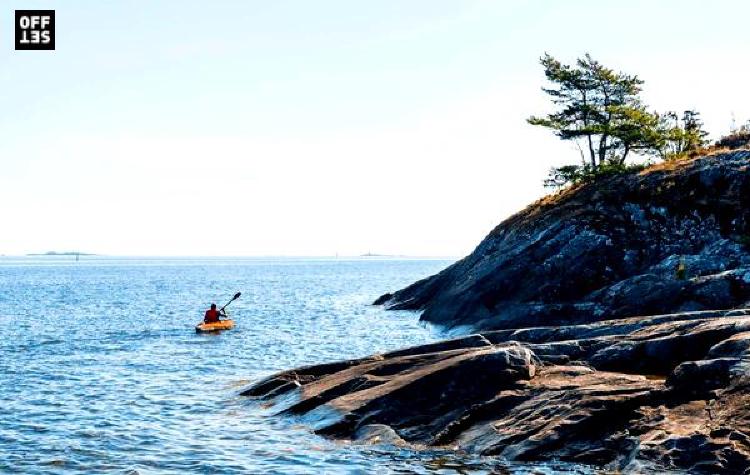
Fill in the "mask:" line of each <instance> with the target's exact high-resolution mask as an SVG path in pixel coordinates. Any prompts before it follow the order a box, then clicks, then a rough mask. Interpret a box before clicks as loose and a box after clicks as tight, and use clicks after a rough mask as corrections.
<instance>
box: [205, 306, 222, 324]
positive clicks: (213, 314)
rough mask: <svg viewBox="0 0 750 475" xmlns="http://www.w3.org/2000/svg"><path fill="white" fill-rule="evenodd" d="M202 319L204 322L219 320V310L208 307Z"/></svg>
mask: <svg viewBox="0 0 750 475" xmlns="http://www.w3.org/2000/svg"><path fill="white" fill-rule="evenodd" d="M203 321H204V322H206V323H213V322H218V321H219V311H218V310H213V309H208V310H206V316H205V317H203Z"/></svg>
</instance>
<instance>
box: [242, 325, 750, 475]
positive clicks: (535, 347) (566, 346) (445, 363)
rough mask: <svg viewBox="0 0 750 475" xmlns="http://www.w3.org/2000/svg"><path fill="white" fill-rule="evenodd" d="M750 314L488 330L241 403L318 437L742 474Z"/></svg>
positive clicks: (315, 375) (262, 390)
mask: <svg viewBox="0 0 750 475" xmlns="http://www.w3.org/2000/svg"><path fill="white" fill-rule="evenodd" d="M748 361H750V311H739V310H735V311H731V312H700V313H683V314H673V315H660V316H654V317H648V318H630V319H619V320H609V321H599V322H596V323H589V324H583V325H569V326H559V327H535V328H523V329H514V330H497V331H487V332H482V333H481V334H476V335H469V336H466V337H461V338H456V339H453V340H448V341H444V342H439V343H434V344H430V345H424V346H418V347H413V348H408V349H405V350H401V351H397V352H392V353H388V354H384V355H374V356H370V357H367V358H362V359H358V360H349V361H343V362H339V363H333V364H325V365H320V366H309V367H305V368H299V369H296V370H293V371H285V372H282V373H278V374H275V375H273V376H270V377H269V378H267V379H265V380H263V381H259V382H258V383H256V384H254V385H252V386H251V387H248V388H247V389H245V390H244V391H243V392H242V394H243V395H245V396H249V397H252V398H254V399H256V400H258V401H262V403H263V404H264V405H265V406H266V407H268V406H270V407H272V408H274V409H275V411H277V412H278V413H280V414H295V415H300V416H302V419H303V420H304V421H306V422H307V423H308V424H310V426H311V427H313V428H314V430H315V431H316V432H318V433H319V434H323V435H327V436H330V437H334V438H342V439H350V440H358V441H361V442H365V443H379V444H389V445H396V446H404V445H411V446H415V447H424V446H435V447H441V448H449V449H456V450H461V451H467V452H471V453H476V454H481V455H499V456H502V457H505V458H507V459H509V460H517V461H544V460H562V461H570V462H578V463H586V464H593V465H597V466H600V467H603V468H605V469H607V470H612V471H626V472H628V471H630V472H643V471H663V470H674V469H677V470H685V471H689V472H691V473H746V472H745V471H746V470H749V469H750V391H748V389H750V378H748V371H747V364H748Z"/></svg>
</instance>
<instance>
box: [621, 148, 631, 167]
mask: <svg viewBox="0 0 750 475" xmlns="http://www.w3.org/2000/svg"><path fill="white" fill-rule="evenodd" d="M629 151H630V147H628V146H627V145H626V146H625V151H624V152H623V153H622V158H621V159H620V165H622V164H623V163H625V159H626V158H627V157H628V152H629Z"/></svg>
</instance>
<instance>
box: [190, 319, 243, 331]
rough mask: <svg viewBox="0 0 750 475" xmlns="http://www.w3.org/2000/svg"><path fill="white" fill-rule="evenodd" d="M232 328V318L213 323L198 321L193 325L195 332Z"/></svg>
mask: <svg viewBox="0 0 750 475" xmlns="http://www.w3.org/2000/svg"><path fill="white" fill-rule="evenodd" d="M232 328H234V320H222V321H220V322H214V323H199V324H198V325H196V326H195V331H196V332H197V333H208V332H217V331H220V330H229V329H232Z"/></svg>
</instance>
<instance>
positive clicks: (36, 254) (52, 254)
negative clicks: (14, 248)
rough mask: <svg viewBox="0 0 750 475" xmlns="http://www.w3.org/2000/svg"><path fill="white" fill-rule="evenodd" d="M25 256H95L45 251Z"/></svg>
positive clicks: (74, 252) (73, 252) (83, 253)
mask: <svg viewBox="0 0 750 475" xmlns="http://www.w3.org/2000/svg"><path fill="white" fill-rule="evenodd" d="M26 255H27V256H95V255H96V254H91V253H88V252H77V251H66V252H58V251H47V252H44V253H30V254H26Z"/></svg>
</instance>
